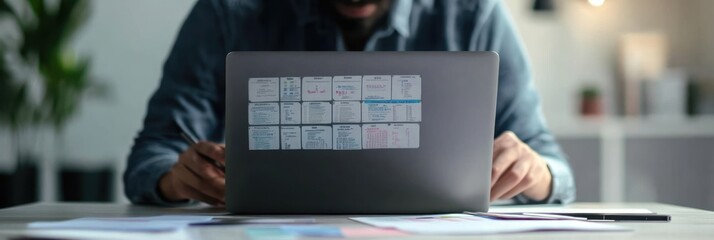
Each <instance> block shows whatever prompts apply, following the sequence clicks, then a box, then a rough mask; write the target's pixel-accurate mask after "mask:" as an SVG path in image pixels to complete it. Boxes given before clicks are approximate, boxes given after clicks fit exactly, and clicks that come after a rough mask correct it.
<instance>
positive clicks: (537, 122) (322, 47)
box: [124, 0, 575, 205]
mask: <svg viewBox="0 0 714 240" xmlns="http://www.w3.org/2000/svg"><path fill="white" fill-rule="evenodd" d="M249 50H296V51H344V50H355V51H362V50H363V51H421V50H429V51H495V52H498V53H499V54H500V56H501V63H500V73H499V88H498V100H497V110H496V126H495V127H496V140H495V142H494V146H493V151H494V155H493V156H494V157H493V171H492V178H491V181H492V184H491V200H492V201H494V200H499V199H513V200H515V202H516V203H522V204H523V203H554V202H563V203H567V202H572V201H573V199H574V195H575V188H574V184H573V177H572V173H571V171H570V167H569V166H568V163H567V161H566V160H565V158H564V156H563V154H562V153H561V151H560V148H559V147H558V144H557V143H556V142H555V140H554V138H553V137H552V136H551V135H550V134H549V133H548V131H547V129H546V127H545V123H544V121H543V119H542V117H541V114H540V110H539V103H538V96H537V93H536V91H535V89H534V87H533V85H532V82H531V73H530V69H529V66H528V63H527V60H526V56H525V53H524V50H523V47H522V44H521V43H520V41H519V39H518V35H517V34H516V32H515V29H514V27H513V24H512V23H511V20H510V19H509V17H508V15H507V13H506V10H505V7H504V6H503V4H502V3H501V2H500V1H498V0H441V1H439V0H242V1H238V0H198V2H197V3H196V5H195V7H194V8H193V10H192V12H191V13H190V14H189V16H188V18H187V19H186V22H185V23H184V25H183V27H182V29H181V31H180V33H179V36H178V38H177V40H176V43H175V45H174V48H173V50H172V51H171V54H170V55H169V57H168V60H167V61H166V63H165V66H164V70H163V77H162V80H161V85H160V87H159V89H158V90H157V91H156V93H155V94H154V96H153V97H152V98H151V100H150V102H149V108H148V110H147V115H146V119H145V121H144V129H143V130H142V131H141V132H140V133H139V136H138V137H137V138H136V140H135V143H134V146H133V148H132V151H131V154H130V156H129V163H128V167H127V170H126V172H125V174H124V183H125V191H126V195H127V197H128V198H129V199H130V200H131V201H132V202H134V203H150V204H161V205H172V204H185V203H188V202H192V201H196V200H197V201H201V202H205V203H208V204H212V205H224V204H225V198H224V194H225V177H224V175H223V172H222V171H220V170H218V169H217V168H216V167H215V166H213V165H211V164H208V163H207V161H204V160H202V159H201V158H202V157H208V158H212V159H214V160H216V161H219V162H225V159H224V146H223V145H222V144H220V142H222V141H223V138H224V135H223V129H224V126H225V124H226V123H225V122H224V114H225V113H224V109H225V108H224V106H225V102H224V99H225V98H224V97H225V82H224V81H225V80H224V79H225V55H226V54H227V53H228V52H231V51H249ZM180 131H189V132H191V133H192V134H193V135H195V136H197V137H199V138H200V139H205V141H202V142H200V143H197V144H193V145H191V146H189V145H188V144H186V143H184V142H183V141H182V139H181V138H180V136H179V134H178V133H179V132H180Z"/></svg>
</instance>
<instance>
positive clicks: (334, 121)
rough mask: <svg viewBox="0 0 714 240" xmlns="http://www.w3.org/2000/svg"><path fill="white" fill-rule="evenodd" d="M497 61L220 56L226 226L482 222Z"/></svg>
mask: <svg viewBox="0 0 714 240" xmlns="http://www.w3.org/2000/svg"><path fill="white" fill-rule="evenodd" d="M498 64H499V57H498V54H496V53H494V52H231V53H230V54H228V56H227V59H226V109H225V110H226V119H225V121H226V124H225V125H226V130H225V131H226V132H225V137H226V207H227V210H228V211H229V212H231V213H235V214H428V213H453V212H462V211H484V212H485V211H487V210H488V205H489V191H490V190H489V187H490V183H489V181H490V175H491V157H492V156H491V155H492V145H493V137H494V125H495V110H496V92H497V85H498V80H497V79H498Z"/></svg>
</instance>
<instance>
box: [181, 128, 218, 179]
mask: <svg viewBox="0 0 714 240" xmlns="http://www.w3.org/2000/svg"><path fill="white" fill-rule="evenodd" d="M181 137H182V138H183V140H186V142H187V143H188V144H189V145H194V144H196V143H198V141H197V140H196V138H194V137H191V136H190V135H188V134H187V133H186V132H181ZM196 153H198V155H200V156H201V159H203V160H206V161H208V162H210V163H211V164H213V165H214V166H216V167H217V168H218V169H220V170H221V171H223V172H225V171H226V166H225V165H223V163H221V162H219V161H216V160H214V159H213V158H210V157H208V156H206V155H204V154H203V153H201V152H199V151H196Z"/></svg>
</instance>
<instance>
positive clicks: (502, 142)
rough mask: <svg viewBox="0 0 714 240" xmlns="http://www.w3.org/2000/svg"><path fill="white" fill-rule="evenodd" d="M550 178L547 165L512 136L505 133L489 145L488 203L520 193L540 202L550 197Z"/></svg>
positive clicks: (508, 132) (516, 137)
mask: <svg viewBox="0 0 714 240" xmlns="http://www.w3.org/2000/svg"><path fill="white" fill-rule="evenodd" d="M551 180H552V176H551V174H550V170H548V165H547V163H546V162H545V159H543V158H542V157H541V156H540V155H539V154H538V153H536V152H535V151H533V149H531V147H530V146H528V144H525V143H524V142H522V141H521V140H520V139H519V138H518V136H516V134H514V133H513V132H510V131H507V132H504V133H503V134H501V136H499V137H498V138H496V140H495V141H494V143H493V167H492V168H491V201H495V200H498V199H511V198H513V197H515V196H516V195H518V194H520V193H523V194H524V195H525V196H526V197H528V198H530V199H533V200H536V201H542V200H545V199H546V198H547V197H548V195H549V194H550V188H551Z"/></svg>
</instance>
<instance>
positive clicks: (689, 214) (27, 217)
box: [0, 203, 714, 240]
mask: <svg viewBox="0 0 714 240" xmlns="http://www.w3.org/2000/svg"><path fill="white" fill-rule="evenodd" d="M566 207H567V208H646V209H649V210H652V211H654V212H657V213H660V214H669V215H671V216H672V221H671V222H669V223H642V222H638V223H632V222H630V223H626V222H619V223H615V224H618V225H623V226H627V227H630V228H633V229H634V231H631V232H604V233H603V232H600V233H593V232H532V233H516V234H499V235H486V236H417V235H414V236H409V237H402V238H399V239H435V238H436V239H548V240H551V239H600V240H601V239H607V240H618V239H655V240H656V239H666V240H674V239H714V212H711V211H705V210H699V209H693V208H687V207H680V206H674V205H667V204H659V203H575V204H571V205H568V206H566ZM168 214H181V215H191V214H196V215H223V214H226V213H225V212H224V210H222V209H216V208H210V207H205V206H194V207H188V208H161V207H148V206H133V205H123V204H104V203H36V204H29V205H23V206H18V207H13V208H7V209H1V210H0V239H5V238H10V237H13V236H18V235H19V234H21V233H22V232H24V231H28V230H27V229H25V228H26V224H27V223H29V222H33V221H40V220H65V219H72V218H79V217H89V216H92V217H122V216H150V215H168ZM268 217H272V218H275V217H279V216H268ZM291 217H297V216H291ZM314 217H315V218H316V219H317V220H318V222H320V223H324V224H330V225H359V223H356V222H352V221H351V220H349V219H347V218H346V216H314ZM608 224H609V223H608ZM185 232H188V233H190V236H191V238H192V239H247V238H246V236H245V235H244V234H243V233H242V227H241V226H220V227H216V226H213V227H192V228H188V229H187V230H186V231H185ZM316 239H325V238H316ZM372 239H373V238H372Z"/></svg>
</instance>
